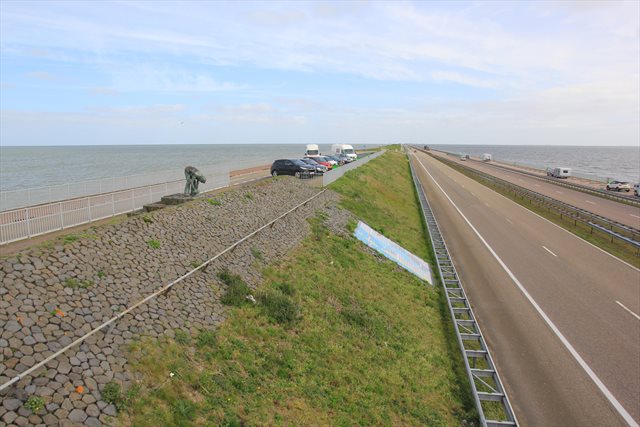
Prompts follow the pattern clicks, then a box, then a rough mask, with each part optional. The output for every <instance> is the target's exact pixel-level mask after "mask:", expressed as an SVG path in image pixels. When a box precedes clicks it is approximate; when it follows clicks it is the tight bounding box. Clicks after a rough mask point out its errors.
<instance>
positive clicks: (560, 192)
mask: <svg viewBox="0 0 640 427" xmlns="http://www.w3.org/2000/svg"><path fill="white" fill-rule="evenodd" d="M556 193H558V194H564V193H563V192H562V191H558V190H556Z"/></svg>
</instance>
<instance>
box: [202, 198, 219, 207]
mask: <svg viewBox="0 0 640 427" xmlns="http://www.w3.org/2000/svg"><path fill="white" fill-rule="evenodd" d="M206 201H207V203H209V204H210V205H212V206H220V205H221V204H222V203H221V202H220V200H217V199H206Z"/></svg>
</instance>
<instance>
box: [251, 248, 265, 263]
mask: <svg viewBox="0 0 640 427" xmlns="http://www.w3.org/2000/svg"><path fill="white" fill-rule="evenodd" d="M251 255H253V257H254V258H255V259H257V260H258V261H262V258H263V256H262V252H260V249H258V248H256V247H255V246H252V247H251Z"/></svg>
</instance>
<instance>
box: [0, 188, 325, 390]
mask: <svg viewBox="0 0 640 427" xmlns="http://www.w3.org/2000/svg"><path fill="white" fill-rule="evenodd" d="M325 191H327V190H326V189H325V190H321V191H319V192H318V193H316V194H314V195H313V196H311V197H309V198H308V199H306V200H305V201H304V202H302V203H299V204H297V205H296V206H294V207H293V208H291V209H289V210H288V211H286V212H285V213H283V214H282V215H280V216H278V217H277V218H275V219H273V220H271V221H269V222H268V223H266V224H264V225H263V226H262V227H260V228H258V229H256V230H254V231H253V232H251V233H249V234H247V235H246V236H244V237H243V238H242V239H240V240H238V241H236V242H235V243H233V244H232V245H231V246H228V247H227V248H226V249H224V250H223V251H222V252H219V253H218V254H216V255H215V256H213V257H211V258H209V259H208V260H207V261H205V262H204V263H202V264H200V265H199V266H198V267H196V268H194V269H193V270H190V271H188V272H187V273H185V274H183V275H182V276H180V277H178V278H177V279H176V280H174V281H172V282H171V283H169V284H167V285H165V286H163V287H162V288H160V289H159V290H157V291H156V292H154V293H152V294H151V295H148V296H147V297H145V298H144V299H142V300H140V301H138V302H137V303H135V304H134V305H132V306H130V307H129V308H127V309H126V310H124V311H121V312H120V313H118V315H116V316H114V317H112V318H110V319H109V320H107V321H106V322H104V323H102V324H101V325H99V326H98V327H96V328H94V329H92V330H91V331H89V332H87V333H86V334H84V335H83V336H81V337H80V338H78V339H76V340H75V341H73V342H72V343H71V344H68V345H67V346H65V347H63V348H61V349H60V350H58V351H56V352H55V353H53V354H51V355H49V356H48V357H46V358H45V359H44V360H42V361H40V362H38V363H37V364H35V365H33V366H32V367H30V368H29V369H27V370H25V371H24V372H21V373H20V374H18V375H16V376H15V377H13V378H12V379H10V380H9V381H7V382H5V383H4V384H2V385H0V392H1V391H2V390H4V389H5V388H7V387H9V386H10V385H12V384H14V383H16V382H18V381H20V379H21V378H24V377H25V376H27V375H29V374H31V373H32V372H34V371H35V370H37V369H38V368H41V367H43V366H44V365H46V364H47V363H49V362H50V361H52V360H53V359H55V358H56V357H58V356H60V355H61V354H62V353H64V352H65V351H67V350H69V349H70V348H73V347H75V346H76V345H78V344H80V343H82V342H83V341H85V340H86V339H87V338H89V337H90V336H91V335H93V334H95V333H96V332H98V331H100V330H101V329H104V328H105V327H107V326H109V325H110V324H111V323H113V322H115V321H116V320H118V319H120V318H121V317H123V316H124V315H125V314H128V313H130V312H131V311H133V310H134V309H136V308H137V307H139V306H141V305H143V304H145V303H146V302H147V301H149V300H151V299H153V298H155V297H157V296H158V295H160V294H162V293H165V292H167V291H169V289H171V288H172V287H173V286H174V285H175V284H176V283H179V282H181V281H183V280H184V279H186V278H187V277H189V276H191V275H193V274H194V273H196V272H197V271H200V270H203V269H205V268H206V267H207V266H208V265H209V264H211V263H212V262H213V261H215V260H216V259H218V258H220V257H221V256H222V255H224V254H226V253H227V252H229V251H231V250H233V249H234V248H235V247H236V246H238V245H239V244H241V243H242V242H244V241H245V240H247V239H249V238H251V237H253V236H254V235H256V234H257V233H258V232H260V231H262V230H264V229H265V228H267V227H269V226H270V225H272V224H273V223H275V222H276V221H278V220H279V219H281V218H284V217H285V216H287V215H288V214H290V213H291V212H293V211H295V210H296V209H298V208H299V207H300V206H303V205H306V204H307V203H309V202H310V201H311V200H313V199H315V198H316V197H318V196H319V195H321V194H322V193H324V192H325Z"/></svg>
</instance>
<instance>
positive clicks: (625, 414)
mask: <svg viewBox="0 0 640 427" xmlns="http://www.w3.org/2000/svg"><path fill="white" fill-rule="evenodd" d="M416 159H417V160H418V163H420V166H422V169H424V171H425V172H426V173H427V175H429V177H430V178H431V179H432V180H433V182H434V184H436V186H437V187H438V188H439V189H440V191H441V192H442V194H444V196H445V197H446V198H447V200H449V203H451V205H452V206H453V207H454V208H455V209H456V211H458V214H460V216H461V217H462V219H464V220H465V222H466V223H467V225H468V226H469V227H470V228H471V230H473V232H474V233H475V234H476V236H477V237H478V238H479V239H480V241H481V242H482V243H483V244H484V246H485V247H486V248H487V249H488V250H489V252H490V253H491V255H493V257H494V258H495V259H496V261H498V264H500V266H501V267H502V269H503V270H504V271H505V272H506V273H507V275H508V276H509V277H510V278H511V280H512V281H513V282H514V283H515V284H516V286H517V287H518V289H520V291H521V292H522V293H523V294H524V296H525V297H526V298H527V300H528V301H529V303H530V304H531V305H532V306H533V307H534V308H535V309H536V311H537V312H538V314H539V315H540V316H541V317H542V319H543V320H544V321H545V323H546V324H547V326H549V328H551V330H552V331H553V333H554V334H556V336H557V337H558V339H559V340H560V342H561V343H562V344H563V345H564V346H565V348H566V349H567V350H568V351H569V353H570V354H571V355H572V356H573V358H574V359H575V360H576V361H577V362H578V364H579V365H580V367H582V369H583V370H584V371H585V372H586V373H587V375H588V376H589V378H591V381H593V382H594V384H595V385H596V386H597V387H598V389H600V392H601V393H602V394H604V396H605V397H606V398H607V400H609V403H610V404H611V405H612V406H613V407H614V409H615V410H616V411H617V412H618V414H620V416H621V417H622V418H623V419H624V420H625V422H626V423H627V424H628V425H629V426H632V427H640V426H638V423H636V421H635V420H634V419H633V417H632V416H631V415H630V414H629V413H628V412H627V410H626V409H624V407H623V406H622V404H621V403H620V402H618V399H616V398H615V396H614V395H613V394H612V393H611V392H610V391H609V389H608V388H607V386H605V385H604V383H603V382H602V381H601V380H600V378H598V376H597V375H596V373H595V372H593V370H592V369H591V368H590V367H589V365H588V364H587V362H585V361H584V359H583V358H582V356H580V354H579V353H578V352H577V351H576V349H575V348H574V347H573V346H572V345H571V343H570V342H569V340H567V339H566V338H565V336H564V335H563V334H562V332H560V329H558V327H557V326H556V325H555V324H554V323H553V322H552V321H551V319H550V318H549V316H547V314H546V313H545V312H544V311H543V310H542V308H541V307H540V306H539V305H538V303H537V302H536V301H535V300H534V299H533V297H532V296H531V294H529V292H528V291H527V290H526V289H525V287H524V286H523V285H522V283H520V281H519V280H518V278H517V277H516V276H515V275H514V274H513V273H512V272H511V270H509V267H507V265H506V264H505V263H504V262H503V261H502V259H501V258H500V257H499V256H498V254H497V253H496V252H495V251H494V250H493V248H492V247H491V246H490V245H489V243H487V241H486V240H485V239H484V237H482V235H481V234H480V232H479V231H478V230H477V229H476V228H475V227H474V226H473V224H471V221H469V219H467V217H466V216H465V215H464V214H463V213H462V211H461V210H460V208H458V206H457V205H456V204H455V203H454V201H453V200H451V198H450V197H449V195H448V194H447V193H446V192H445V191H444V189H443V188H442V187H441V186H440V184H439V183H438V181H436V179H435V178H434V177H433V175H431V173H429V171H428V170H427V168H426V167H425V166H424V164H423V163H422V161H421V160H420V159H419V158H418V157H417V156H416ZM527 210H528V209H527ZM581 240H582V239H581Z"/></svg>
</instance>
